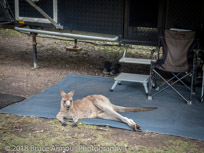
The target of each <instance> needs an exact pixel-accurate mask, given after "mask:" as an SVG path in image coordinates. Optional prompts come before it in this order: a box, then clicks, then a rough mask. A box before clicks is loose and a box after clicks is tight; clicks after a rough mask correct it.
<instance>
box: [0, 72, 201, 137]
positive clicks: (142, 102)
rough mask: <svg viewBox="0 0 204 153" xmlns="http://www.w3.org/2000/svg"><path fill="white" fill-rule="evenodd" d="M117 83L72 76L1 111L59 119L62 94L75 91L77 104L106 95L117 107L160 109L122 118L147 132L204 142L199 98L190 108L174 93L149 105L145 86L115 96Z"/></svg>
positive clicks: (89, 121) (119, 91)
mask: <svg viewBox="0 0 204 153" xmlns="http://www.w3.org/2000/svg"><path fill="white" fill-rule="evenodd" d="M113 83H114V80H113V78H105V77H96V76H86V75H75V74H70V75H67V76H66V77H65V78H64V79H62V80H61V81H59V82H58V83H57V84H55V85H53V86H52V87H50V88H48V89H46V90H45V91H43V92H42V93H40V94H38V95H35V96H32V97H30V98H29V99H26V100H24V101H23V102H20V103H17V104H14V105H11V106H8V107H6V108H3V109H1V110H0V113H10V114H17V115H23V116H36V117H44V118H55V116H56V114H57V113H58V111H59V109H60V99H61V97H60V94H59V90H60V89H63V90H65V91H66V92H69V91H70V90H72V89H74V90H75V95H74V99H75V100H76V99H78V98H83V97H85V96H87V95H91V94H102V95H105V96H107V97H108V98H109V99H110V101H111V102H112V103H113V104H116V105H121V106H125V107H152V106H153V107H158V109H157V110H153V111H147V112H126V113H121V114H122V115H124V116H126V117H128V118H131V119H133V120H134V121H135V122H136V123H138V124H140V125H141V127H142V130H143V131H149V132H156V133H161V134H170V135H176V136H182V137H187V138H193V139H198V140H204V130H203V129H204V117H203V116H204V104H203V103H200V102H199V100H198V96H199V94H197V97H196V96H195V97H194V102H193V104H192V105H190V106H189V105H187V104H186V103H184V101H183V100H182V99H181V98H180V97H178V95H177V94H175V93H174V91H172V90H171V89H168V90H166V91H164V92H163V93H161V94H159V95H158V96H157V97H154V98H153V100H152V101H148V100H147V98H146V95H145V91H144V88H143V85H142V84H140V83H128V82H122V85H120V86H117V87H116V88H115V90H114V91H113V92H109V89H110V88H111V86H112V84H113ZM180 88H182V87H180ZM80 122H83V123H87V124H95V125H103V126H106V125H109V126H111V127H116V128H122V129H128V130H131V129H130V128H129V127H128V126H127V125H126V124H124V123H121V122H116V121H110V120H102V119H83V120H80Z"/></svg>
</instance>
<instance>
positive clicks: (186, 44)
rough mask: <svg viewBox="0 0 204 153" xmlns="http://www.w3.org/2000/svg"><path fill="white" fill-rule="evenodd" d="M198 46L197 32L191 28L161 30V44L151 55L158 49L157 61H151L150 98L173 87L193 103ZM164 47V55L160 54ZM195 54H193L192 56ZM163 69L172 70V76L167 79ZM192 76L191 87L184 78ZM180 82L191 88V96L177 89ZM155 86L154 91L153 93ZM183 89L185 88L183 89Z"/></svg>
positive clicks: (189, 102) (165, 70)
mask: <svg viewBox="0 0 204 153" xmlns="http://www.w3.org/2000/svg"><path fill="white" fill-rule="evenodd" d="M197 46H198V39H196V36H195V32H194V31H190V30H180V29H173V30H160V34H159V46H158V48H156V49H155V50H153V51H152V54H151V57H153V54H154V53H155V52H156V51H157V52H158V54H157V60H156V62H153V61H152V62H151V68H150V78H151V79H150V81H149V95H148V99H149V100H152V97H153V96H156V95H158V94H159V93H161V92H163V91H164V90H165V89H167V88H169V87H170V88H172V89H173V90H174V91H175V92H176V93H177V94H178V95H179V96H180V97H181V98H183V99H184V100H185V101H186V102H187V104H189V105H190V104H192V94H193V90H194V82H195V78H194V76H195V70H196V69H195V66H196V63H195V62H196V57H197V56H196V54H193V53H196V52H197V50H196V47H197ZM161 47H162V55H160V48H161ZM192 54H193V56H192ZM162 71H164V72H165V75H166V72H170V73H171V74H172V77H171V78H169V79H166V78H165V77H164V74H162ZM186 77H190V78H191V85H190V87H189V86H188V85H186V84H185V83H184V81H183V79H184V78H186ZM158 78H160V79H161V80H163V81H164V83H162V84H160V85H159V86H157V82H156V80H157V79H158ZM178 82H180V83H181V84H183V85H184V86H185V87H186V88H187V89H188V90H189V92H190V93H189V98H187V96H186V95H185V96H184V93H181V91H179V90H178V89H176V87H175V86H173V85H175V84H177V83H178ZM152 87H154V89H155V90H154V93H152ZM182 90H183V89H182Z"/></svg>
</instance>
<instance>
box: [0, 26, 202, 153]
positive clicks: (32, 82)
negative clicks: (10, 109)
mask: <svg viewBox="0 0 204 153" xmlns="http://www.w3.org/2000/svg"><path fill="white" fill-rule="evenodd" d="M37 43H38V66H39V68H38V69H32V66H33V56H32V44H31V37H30V36H26V35H22V34H18V33H12V34H11V33H9V31H8V30H7V31H6V30H0V93H7V94H13V95H18V96H23V97H26V98H28V97H30V96H32V95H36V94H39V93H41V92H42V91H43V90H45V89H47V88H48V87H50V86H52V85H53V84H55V83H57V82H58V81H59V80H61V79H62V78H63V77H65V76H66V75H68V74H70V73H77V74H88V75H95V76H103V77H113V76H107V75H104V74H103V73H102V70H103V64H104V62H105V61H111V62H112V63H113V64H115V63H117V62H118V60H119V58H120V57H121V56H122V54H123V50H124V47H107V46H106V47H105V46H102V47H101V46H97V45H93V44H87V43H82V42H80V43H79V44H78V45H79V46H80V47H82V48H83V50H82V51H80V52H68V51H66V49H65V47H66V46H71V45H73V42H70V41H66V42H65V41H57V40H53V39H44V38H37ZM150 49H151V48H145V47H141V46H139V47H138V46H136V47H135V46H133V47H132V48H130V54H129V56H133V57H135V56H137V57H140V56H143V57H149V56H150V55H149V51H150ZM121 71H123V72H132V73H141V74H149V66H141V65H133V64H122V68H121ZM0 119H1V120H2V121H4V122H5V121H6V120H9V122H10V124H9V125H8V123H7V122H5V123H4V122H2V124H1V126H0V127H1V130H3V131H4V132H1V134H0V137H3V136H5V134H7V136H8V134H9V133H10V132H11V133H10V135H11V134H13V135H15V137H23V138H25V136H28V137H30V139H33V141H34V140H35V138H33V137H31V136H30V135H29V133H31V134H32V135H33V134H34V135H35V136H36V139H37V138H39V139H43V140H46V139H50V141H51V142H50V143H56V142H57V141H59V142H61V141H62V142H64V141H65V142H67V141H68V142H69V144H70V145H74V144H84V145H103V146H104V145H108V144H111V145H114V144H115V145H120V146H123V147H125V148H126V149H128V148H129V149H128V150H129V151H130V152H131V151H134V150H137V151H139V152H144V150H143V149H144V147H147V148H146V150H145V151H146V152H150V150H149V149H148V148H151V152H153V151H154V149H153V150H152V148H157V149H160V148H163V150H162V151H165V148H166V149H167V150H169V149H172V148H169V145H170V146H171V145H172V146H177V147H179V146H182V145H184V143H185V145H186V146H185V147H187V146H191V145H193V147H192V148H195V149H196V152H202V148H204V143H203V142H202V141H197V140H191V139H185V138H181V137H175V136H169V135H162V134H157V133H146V132H141V133H138V132H133V131H128V130H122V129H115V128H114V129H113V128H109V127H98V126H97V127H96V126H89V125H81V126H78V127H77V128H74V129H73V128H71V123H70V124H69V125H68V128H63V127H61V126H60V124H58V122H57V121H55V120H49V119H42V118H29V117H28V118H25V117H19V116H15V115H12V116H10V115H5V114H0ZM5 126H9V127H8V128H5ZM3 127H4V128H3ZM7 130H10V131H9V132H8V131H7ZM57 130H58V131H57ZM50 131H52V132H53V131H55V132H53V133H51V132H50ZM42 134H44V135H45V136H46V137H42ZM49 134H51V136H49ZM23 135H24V136H23ZM58 135H60V137H63V139H62V140H58ZM8 137H9V136H8ZM53 137H56V139H55V140H53V142H52V138H53ZM30 139H29V140H30ZM68 139H69V140H68ZM20 140H21V139H20ZM70 140H71V142H72V143H71V142H70ZM3 141H5V142H6V141H7V139H5V140H2V142H1V141H0V145H1V144H4V142H3ZM21 141H23V140H21ZM26 141H28V140H27V139H26ZM30 141H32V140H30ZM35 141H36V142H35V143H36V144H37V143H38V141H37V140H35ZM28 142H29V141H28ZM65 142H64V143H65ZM180 142H182V143H180ZM22 143H23V142H22ZM25 143H26V142H25ZM42 144H44V143H42ZM57 144H58V143H57ZM65 144H66V143H65ZM48 145H49V144H48ZM195 146H196V147H195ZM138 147H139V148H138ZM185 147H184V146H183V148H184V150H182V152H185V151H187V152H188V150H186V149H189V148H188V147H187V148H185ZM155 151H156V152H157V151H161V150H155ZM2 152H4V150H3V151H2ZM172 152H178V150H176V149H175V148H173V149H172ZM189 152H193V151H191V150H190V151H189Z"/></svg>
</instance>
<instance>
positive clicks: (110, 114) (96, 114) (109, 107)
mask: <svg viewBox="0 0 204 153" xmlns="http://www.w3.org/2000/svg"><path fill="white" fill-rule="evenodd" d="M60 94H61V97H62V99H61V108H60V111H59V112H58V114H57V116H56V118H57V119H58V120H59V121H60V122H61V124H62V126H66V123H65V121H64V119H72V120H73V121H74V123H75V124H76V123H77V121H78V120H79V119H84V118H101V119H107V120H114V121H121V122H124V123H126V124H128V125H129V126H130V127H131V128H132V129H133V130H135V131H137V130H141V127H140V125H138V124H137V123H135V122H134V121H133V120H132V119H129V118H127V117H124V116H122V115H120V114H119V113H118V112H138V111H149V110H154V109H157V107H134V108H133V107H122V106H117V105H114V104H112V103H111V102H110V100H109V99H108V98H107V97H105V96H103V95H90V96H87V97H85V98H82V99H78V100H75V101H73V95H74V90H71V91H70V92H69V93H68V94H66V93H65V92H64V91H63V90H61V91H60Z"/></svg>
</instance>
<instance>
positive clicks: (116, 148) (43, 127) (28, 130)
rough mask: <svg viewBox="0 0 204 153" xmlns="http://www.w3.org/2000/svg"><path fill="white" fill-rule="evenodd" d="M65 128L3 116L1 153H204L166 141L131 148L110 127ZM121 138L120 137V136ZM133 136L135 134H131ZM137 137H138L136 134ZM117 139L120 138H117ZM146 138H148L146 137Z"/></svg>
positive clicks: (179, 141)
mask: <svg viewBox="0 0 204 153" xmlns="http://www.w3.org/2000/svg"><path fill="white" fill-rule="evenodd" d="M67 124H68V125H67V126H66V127H62V126H61V125H60V124H59V122H58V121H57V120H55V119H42V118H36V117H22V116H16V115H8V114H0V151H2V152H5V151H6V150H9V151H11V152H12V151H13V152H15V151H19V152H43V151H44V152H63V151H72V152H94V151H95V152H110V151H111V152H121V151H122V152H142V153H143V152H147V153H151V152H156V153H159V152H166V153H175V152H179V153H182V152H183V153H184V152H192V153H193V152H196V153H199V152H203V151H204V150H203V148H200V147H199V146H198V145H197V144H195V143H191V142H190V141H186V140H185V139H184V140H182V139H173V138H172V139H167V140H166V141H165V142H164V145H159V146H155V147H151V145H150V146H148V145H147V144H144V146H143V145H131V144H129V141H128V138H130V137H131V135H129V136H127V138H123V139H111V137H112V136H113V135H115V134H116V133H115V130H114V129H112V128H108V127H100V126H93V125H86V124H80V125H79V126H78V127H76V128H73V127H72V126H71V125H72V123H71V122H67ZM117 134H118V133H117ZM132 134H134V133H132ZM135 134H137V133H135ZM118 137H120V136H119V135H118ZM144 137H145V136H144Z"/></svg>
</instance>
